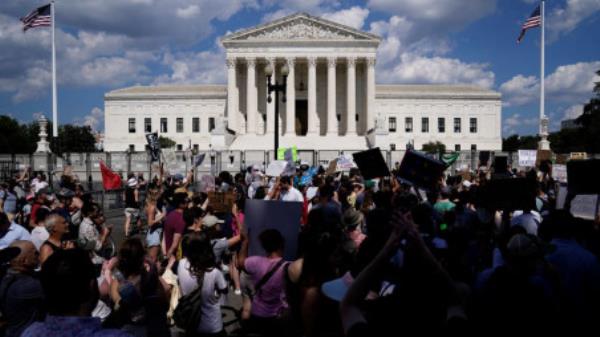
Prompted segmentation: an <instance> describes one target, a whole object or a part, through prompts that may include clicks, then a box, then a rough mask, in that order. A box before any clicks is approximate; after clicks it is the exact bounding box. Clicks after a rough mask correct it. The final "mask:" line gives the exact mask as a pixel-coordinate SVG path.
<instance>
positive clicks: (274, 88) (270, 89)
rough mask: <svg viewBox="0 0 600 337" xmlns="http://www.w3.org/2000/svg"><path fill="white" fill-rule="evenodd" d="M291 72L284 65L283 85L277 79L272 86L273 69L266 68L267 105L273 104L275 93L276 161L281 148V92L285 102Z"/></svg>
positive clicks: (282, 70) (282, 69)
mask: <svg viewBox="0 0 600 337" xmlns="http://www.w3.org/2000/svg"><path fill="white" fill-rule="evenodd" d="M289 72H290V69H289V68H288V66H287V64H286V65H284V66H283V68H281V75H282V76H283V81H282V83H279V82H277V79H275V84H272V83H271V76H273V68H272V67H271V64H267V66H266V67H265V75H266V76H267V103H269V104H270V103H272V100H271V93H272V92H273V91H275V132H274V134H275V140H274V142H275V144H274V146H275V151H274V153H275V160H277V149H278V148H279V92H282V93H283V97H282V99H281V101H282V102H285V101H286V98H285V91H286V88H287V84H286V82H287V76H288V74H289Z"/></svg>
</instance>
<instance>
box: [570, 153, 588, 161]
mask: <svg viewBox="0 0 600 337" xmlns="http://www.w3.org/2000/svg"><path fill="white" fill-rule="evenodd" d="M569 157H570V159H571V160H586V159H587V153H585V152H571V154H570V155H569Z"/></svg>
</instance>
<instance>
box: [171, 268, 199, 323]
mask: <svg viewBox="0 0 600 337" xmlns="http://www.w3.org/2000/svg"><path fill="white" fill-rule="evenodd" d="M203 284H204V273H203V274H202V276H201V277H200V278H199V280H198V287H197V288H196V289H194V290H193V291H192V292H191V293H189V294H187V295H185V296H183V297H182V298H180V299H179V303H178V304H177V307H176V308H175V311H174V312H173V321H174V322H175V325H177V326H178V327H180V328H181V329H184V330H185V331H186V333H190V332H195V331H196V329H198V326H199V325H200V319H201V318H202V286H203Z"/></svg>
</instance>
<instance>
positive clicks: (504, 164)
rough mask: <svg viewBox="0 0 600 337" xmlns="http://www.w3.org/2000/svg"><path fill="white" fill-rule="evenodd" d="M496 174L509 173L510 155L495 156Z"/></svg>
mask: <svg viewBox="0 0 600 337" xmlns="http://www.w3.org/2000/svg"><path fill="white" fill-rule="evenodd" d="M534 165H535V163H534ZM494 174H496V175H498V174H500V175H504V174H508V157H506V156H496V157H494Z"/></svg>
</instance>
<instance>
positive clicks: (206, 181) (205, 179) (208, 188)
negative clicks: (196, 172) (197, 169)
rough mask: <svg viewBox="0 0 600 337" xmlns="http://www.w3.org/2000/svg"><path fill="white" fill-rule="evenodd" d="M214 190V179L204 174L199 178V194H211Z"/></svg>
mask: <svg viewBox="0 0 600 337" xmlns="http://www.w3.org/2000/svg"><path fill="white" fill-rule="evenodd" d="M214 190H215V177H214V176H212V175H210V174H205V175H203V176H202V177H201V178H200V192H204V193H207V192H212V191H214Z"/></svg>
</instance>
